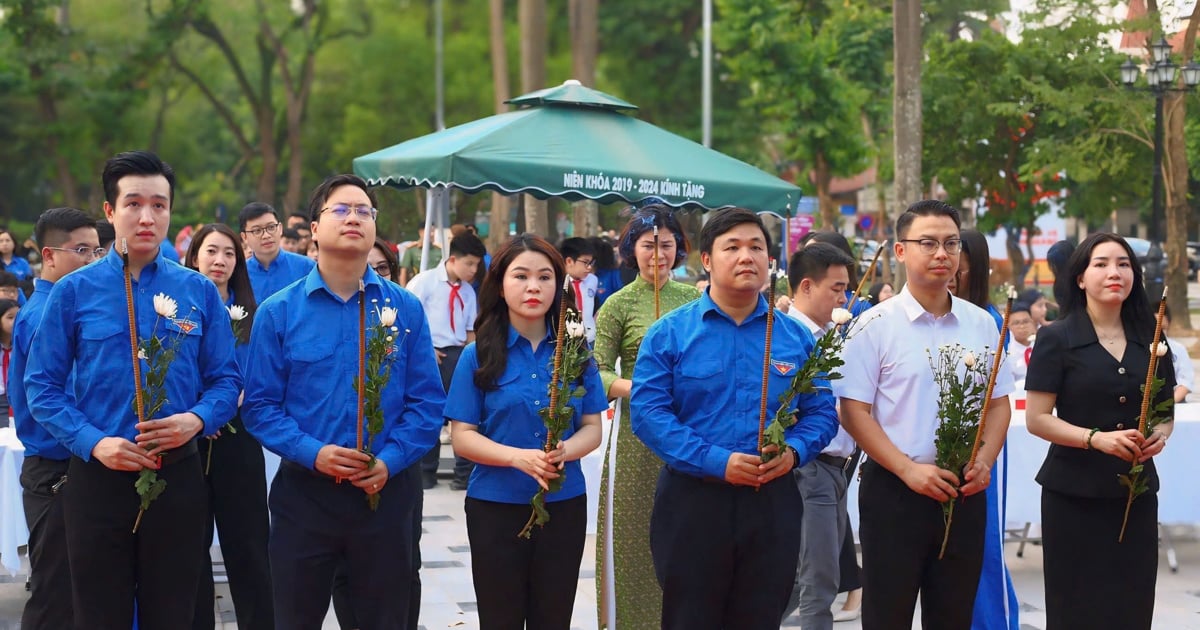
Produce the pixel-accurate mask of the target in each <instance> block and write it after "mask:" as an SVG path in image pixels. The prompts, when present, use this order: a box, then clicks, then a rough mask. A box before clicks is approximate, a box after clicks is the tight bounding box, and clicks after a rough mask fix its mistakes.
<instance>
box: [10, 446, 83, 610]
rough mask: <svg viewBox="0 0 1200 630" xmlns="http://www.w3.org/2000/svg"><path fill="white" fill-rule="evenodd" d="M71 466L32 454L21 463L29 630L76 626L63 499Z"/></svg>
mask: <svg viewBox="0 0 1200 630" xmlns="http://www.w3.org/2000/svg"><path fill="white" fill-rule="evenodd" d="M68 463H69V460H65V459H46V458H45V457H38V456H36V455H31V456H29V457H26V458H25V462H24V463H23V464H21V490H22V492H21V505H22V506H23V507H24V508H25V525H26V526H27V527H28V529H29V566H30V571H29V599H28V600H26V601H25V610H24V611H23V612H22V613H21V627H22V628H27V629H28V630H43V629H45V630H55V629H57V628H70V627H71V624H72V623H74V619H73V616H72V615H73V614H74V613H73V609H72V607H71V564H70V561H69V559H68V558H67V531H66V521H65V520H64V519H63V500H62V494H63V493H65V492H66V491H67V487H66V484H65V483H62V481H63V479H65V478H66V476H67V465H68ZM56 486H57V489H56Z"/></svg>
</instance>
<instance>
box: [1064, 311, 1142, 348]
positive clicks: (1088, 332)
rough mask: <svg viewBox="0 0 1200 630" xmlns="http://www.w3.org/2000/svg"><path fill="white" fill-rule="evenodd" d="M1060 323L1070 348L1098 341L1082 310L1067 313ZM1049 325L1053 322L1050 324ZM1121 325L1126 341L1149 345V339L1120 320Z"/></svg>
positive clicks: (1090, 323)
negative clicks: (1064, 328) (1064, 330)
mask: <svg viewBox="0 0 1200 630" xmlns="http://www.w3.org/2000/svg"><path fill="white" fill-rule="evenodd" d="M1060 321H1061V322H1062V323H1061V324H1060V325H1062V326H1065V327H1066V329H1067V343H1068V344H1069V346H1070V347H1071V348H1080V347H1082V346H1086V345H1089V344H1093V343H1100V338H1099V337H1097V336H1096V327H1095V326H1094V325H1093V324H1092V318H1090V317H1088V316H1087V313H1086V312H1084V311H1076V312H1074V313H1071V314H1069V315H1067V316H1066V317H1064V318H1062V320H1060ZM1050 325H1051V326H1053V325H1055V324H1050ZM1121 326H1122V327H1123V328H1124V329H1125V339H1126V341H1128V342H1130V343H1133V344H1136V345H1139V346H1142V347H1143V348H1146V347H1149V346H1150V343H1149V340H1148V339H1146V338H1145V337H1144V336H1143V335H1142V334H1141V333H1140V332H1139V331H1137V330H1133V329H1130V327H1129V326H1128V325H1126V324H1125V323H1124V321H1122V322H1121Z"/></svg>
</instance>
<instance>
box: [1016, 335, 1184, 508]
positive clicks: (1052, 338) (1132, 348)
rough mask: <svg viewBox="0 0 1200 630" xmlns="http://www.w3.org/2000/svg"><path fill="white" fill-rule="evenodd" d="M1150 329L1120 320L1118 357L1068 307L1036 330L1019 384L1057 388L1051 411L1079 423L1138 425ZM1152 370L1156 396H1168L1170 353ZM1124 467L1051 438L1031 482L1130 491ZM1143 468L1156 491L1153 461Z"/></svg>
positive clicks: (1082, 491)
mask: <svg viewBox="0 0 1200 630" xmlns="http://www.w3.org/2000/svg"><path fill="white" fill-rule="evenodd" d="M1152 335H1153V331H1138V330H1133V329H1132V328H1130V327H1129V326H1128V325H1126V327H1125V339H1126V345H1125V356H1124V357H1122V359H1121V361H1117V360H1116V359H1114V358H1113V356H1112V355H1111V354H1109V353H1108V351H1107V350H1105V349H1104V348H1103V347H1102V346H1101V345H1100V341H1099V340H1098V339H1097V338H1096V330H1095V328H1094V327H1093V326H1092V320H1091V318H1089V317H1088V316H1087V314H1086V313H1085V312H1076V313H1071V314H1070V315H1068V316H1067V317H1065V318H1063V319H1062V320H1060V321H1057V322H1054V323H1052V324H1050V325H1049V326H1044V327H1043V328H1042V329H1041V330H1039V331H1038V332H1037V340H1036V342H1035V343H1034V345H1033V354H1032V356H1031V357H1030V359H1029V372H1028V374H1027V375H1026V377H1025V389H1026V390H1027V391H1037V392H1047V393H1052V394H1055V395H1056V396H1057V402H1056V404H1055V406H1056V411H1055V415H1057V416H1058V417H1059V418H1062V419H1063V420H1065V421H1067V422H1070V423H1071V424H1073V425H1076V426H1078V427H1083V428H1087V429H1091V428H1099V429H1100V430H1101V431H1114V430H1119V429H1136V428H1137V426H1138V416H1139V414H1140V413H1141V404H1142V393H1141V392H1142V386H1144V385H1145V383H1146V369H1147V368H1148V367H1149V366H1150V351H1149V346H1150V341H1151V337H1152ZM1156 372H1157V374H1158V376H1159V377H1160V378H1162V379H1163V381H1164V384H1163V387H1162V388H1161V389H1159V392H1158V399H1157V400H1156V401H1155V402H1158V401H1161V400H1168V399H1173V398H1174V390H1175V370H1174V368H1173V367H1172V366H1171V355H1170V353H1167V355H1166V356H1163V357H1159V359H1158V369H1157V370H1156ZM1171 413H1172V414H1173V413H1174V408H1173V407H1172V410H1171ZM1080 433H1081V435H1080V443H1081V445H1082V442H1083V437H1082V432H1080ZM1129 467H1130V464H1129V462H1126V461H1124V460H1122V459H1119V458H1117V457H1113V456H1112V455H1108V454H1106V453H1101V452H1100V451H1096V450H1085V449H1083V448H1075V447H1070V446H1060V445H1058V444H1051V445H1050V450H1049V452H1048V453H1047V454H1046V461H1045V462H1043V463H1042V469H1041V470H1040V471H1038V475H1037V481H1038V483H1040V484H1042V487H1043V488H1046V489H1049V490H1054V491H1056V492H1061V493H1063V494H1068V495H1073V496H1080V497H1093V498H1123V497H1125V496H1127V495H1128V493H1129V491H1128V489H1126V488H1125V486H1122V485H1121V484H1120V483H1118V481H1117V475H1118V474H1124V473H1128V472H1129ZM1142 474H1143V475H1144V476H1145V477H1146V479H1147V481H1148V483H1149V487H1150V490H1152V491H1154V492H1157V491H1158V473H1157V472H1156V471H1155V468H1154V460H1153V459H1151V460H1149V461H1147V462H1146V465H1145V468H1144V470H1143V472H1142Z"/></svg>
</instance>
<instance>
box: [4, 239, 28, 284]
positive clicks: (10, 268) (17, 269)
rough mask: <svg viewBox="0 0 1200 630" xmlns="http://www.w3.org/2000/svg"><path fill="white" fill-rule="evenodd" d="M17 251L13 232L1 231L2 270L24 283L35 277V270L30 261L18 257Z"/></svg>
mask: <svg viewBox="0 0 1200 630" xmlns="http://www.w3.org/2000/svg"><path fill="white" fill-rule="evenodd" d="M16 251H17V239H16V238H15V237H14V236H13V234H12V232H9V231H8V230H5V229H0V263H3V265H0V269H3V270H4V271H7V272H8V273H11V274H12V275H14V276H16V277H17V281H19V282H22V283H23V282H25V281H26V280H27V279H29V276H32V275H33V269H32V268H31V267H30V266H29V261H28V260H25V259H24V258H22V257H20V256H17V255H16Z"/></svg>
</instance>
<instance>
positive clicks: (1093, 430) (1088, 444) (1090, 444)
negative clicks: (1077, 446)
mask: <svg viewBox="0 0 1200 630" xmlns="http://www.w3.org/2000/svg"><path fill="white" fill-rule="evenodd" d="M1099 430H1100V427H1096V428H1094V429H1092V430H1091V431H1089V432H1088V435H1087V442H1086V444H1087V450H1089V451H1090V450H1092V436H1094V435H1096V433H1097V432H1098V431H1099Z"/></svg>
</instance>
